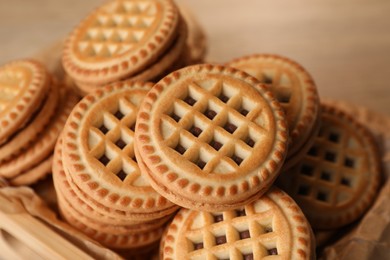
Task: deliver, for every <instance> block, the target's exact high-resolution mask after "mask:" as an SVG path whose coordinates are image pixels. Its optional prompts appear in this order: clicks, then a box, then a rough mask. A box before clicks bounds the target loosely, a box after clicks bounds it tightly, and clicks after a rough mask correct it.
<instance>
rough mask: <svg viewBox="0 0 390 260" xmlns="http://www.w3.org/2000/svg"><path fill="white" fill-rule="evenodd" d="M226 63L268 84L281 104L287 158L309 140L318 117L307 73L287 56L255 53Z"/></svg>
mask: <svg viewBox="0 0 390 260" xmlns="http://www.w3.org/2000/svg"><path fill="white" fill-rule="evenodd" d="M228 66H232V67H234V68H237V69H240V70H243V71H245V72H247V73H249V74H250V75H252V76H254V77H256V78H257V79H258V80H260V81H261V82H263V83H265V84H267V85H268V86H269V87H270V89H271V91H272V92H273V93H274V94H275V96H276V98H277V99H278V101H279V102H280V103H281V105H282V107H283V109H284V111H285V113H286V118H287V122H288V127H289V132H290V136H291V142H290V145H289V151H288V157H289V156H290V155H292V154H294V153H296V152H297V151H299V149H300V148H301V147H302V146H303V144H304V143H306V142H307V141H308V140H313V139H312V138H311V137H312V136H310V133H311V132H312V129H313V127H314V126H315V121H316V118H317V117H318V116H319V108H320V103H319V97H318V93H317V90H316V86H315V83H314V81H313V79H312V77H311V76H310V74H309V73H308V72H307V71H306V70H305V69H304V68H303V67H302V66H301V65H299V64H298V63H297V62H295V61H292V60H290V59H288V58H286V57H282V56H279V55H270V54H255V55H250V56H246V57H242V58H238V59H235V60H233V61H231V62H229V63H228Z"/></svg>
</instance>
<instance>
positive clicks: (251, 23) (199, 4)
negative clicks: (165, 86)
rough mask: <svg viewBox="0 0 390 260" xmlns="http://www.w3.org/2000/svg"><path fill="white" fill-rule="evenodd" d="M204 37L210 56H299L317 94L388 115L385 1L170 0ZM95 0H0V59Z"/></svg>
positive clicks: (35, 45)
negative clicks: (196, 22) (192, 16)
mask: <svg viewBox="0 0 390 260" xmlns="http://www.w3.org/2000/svg"><path fill="white" fill-rule="evenodd" d="M177 1H180V2H182V3H183V4H185V5H186V6H188V7H190V8H191V9H192V11H193V13H194V14H195V15H196V16H197V17H198V20H199V21H200V23H201V24H202V25H203V26H204V28H205V30H206V32H207V34H208V36H209V46H210V48H209V55H208V59H209V60H210V61H218V62H223V61H228V60H229V59H231V58H234V57H239V56H242V55H246V54H252V53H277V54H282V55H285V56H287V57H290V58H292V59H294V60H296V61H298V62H299V63H301V64H302V65H303V66H304V67H305V68H306V69H307V70H308V71H309V72H310V73H311V74H312V76H313V78H314V79H315V81H316V83H317V86H318V89H319V92H320V95H321V96H322V97H330V98H338V99H343V100H346V101H350V102H353V103H357V104H360V105H364V106H367V107H369V108H371V109H373V110H376V111H379V112H382V113H384V114H386V115H389V116H390V18H389V14H390V1H388V0H371V1H367V0H343V1H338V0H328V1H310V0H297V1H290V0H274V1H261V0H240V1H237V0H207V1H206V0H203V1H201V0H177ZM102 2H104V1H103V0H55V1H50V0H30V1H26V0H13V1H6V0H0V39H1V41H0V46H1V50H0V64H3V63H5V62H7V61H9V60H12V59H17V58H22V57H30V56H32V55H34V54H35V53H37V52H39V51H41V50H43V49H45V48H47V47H48V46H50V45H51V44H52V43H54V42H58V41H59V40H61V39H63V38H64V37H65V36H66V35H67V33H68V32H69V31H70V30H71V29H72V28H73V27H74V26H75V25H76V24H77V23H78V22H79V21H80V20H81V19H82V18H83V17H84V16H85V15H86V14H87V13H88V12H89V11H90V10H92V9H93V8H94V7H96V6H97V5H98V4H99V3H102Z"/></svg>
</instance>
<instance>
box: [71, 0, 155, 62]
mask: <svg viewBox="0 0 390 260" xmlns="http://www.w3.org/2000/svg"><path fill="white" fill-rule="evenodd" d="M157 10H158V3H157V2H154V1H116V2H114V3H113V4H112V6H110V8H107V9H106V10H105V12H101V13H99V14H98V15H97V16H96V17H94V20H93V21H91V24H92V25H91V26H90V27H89V28H88V29H87V30H86V31H85V32H84V34H82V35H80V38H81V40H80V41H79V42H78V52H79V53H80V55H81V56H84V57H93V58H107V57H116V56H120V55H122V54H123V53H126V52H128V51H130V50H132V49H134V48H135V47H137V45H138V44H139V45H142V44H143V42H144V41H145V38H146V37H147V36H148V32H147V31H148V30H149V29H150V28H153V27H154V26H156V25H155V23H156V22H158V13H157Z"/></svg>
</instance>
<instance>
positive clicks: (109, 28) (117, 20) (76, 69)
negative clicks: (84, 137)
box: [62, 0, 180, 85]
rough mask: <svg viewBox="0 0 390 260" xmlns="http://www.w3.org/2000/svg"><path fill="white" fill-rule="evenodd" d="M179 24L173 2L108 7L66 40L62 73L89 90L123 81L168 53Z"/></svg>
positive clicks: (132, 0) (125, 1)
mask: <svg viewBox="0 0 390 260" xmlns="http://www.w3.org/2000/svg"><path fill="white" fill-rule="evenodd" d="M179 20H180V19H179V12H178V10H177V7H176V5H175V4H174V3H173V1H171V0H149V1H143V0H121V1H120V0H115V1H108V2H106V3H105V4H103V5H102V6H100V7H99V8H98V9H97V10H95V11H94V12H92V13H91V14H90V15H89V16H88V17H87V18H86V19H85V20H84V21H82V22H81V23H80V24H79V26H77V27H76V29H75V30H74V31H73V32H72V33H71V34H70V36H69V38H68V39H67V41H66V43H65V47H64V51H63V59H62V61H63V65H64V68H65V70H66V72H67V73H68V74H69V75H70V76H71V77H72V78H73V79H74V80H75V81H76V82H80V83H83V84H87V85H103V84H106V83H108V82H112V81H116V80H119V79H124V78H127V77H129V76H131V75H134V74H136V73H138V72H140V71H142V70H143V69H144V68H146V67H148V66H149V65H150V64H152V63H153V62H154V61H156V60H157V58H158V57H159V56H160V54H162V53H164V52H165V51H166V50H167V48H168V47H169V46H170V45H171V43H172V42H173V40H174V39H175V36H176V34H177V27H178V22H179Z"/></svg>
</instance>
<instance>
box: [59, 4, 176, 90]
mask: <svg viewBox="0 0 390 260" xmlns="http://www.w3.org/2000/svg"><path fill="white" fill-rule="evenodd" d="M153 1H157V0H153ZM158 1H159V2H161V4H162V5H163V6H165V8H166V10H165V13H164V14H165V15H164V17H163V18H162V21H161V24H162V26H160V28H159V29H158V31H157V32H156V33H155V34H154V36H152V39H149V40H148V42H146V43H145V44H144V45H143V46H140V48H139V49H137V53H135V54H134V51H131V53H130V54H128V55H125V56H124V57H123V58H121V59H118V58H116V59H114V61H115V62H114V61H111V63H114V64H112V65H108V66H107V65H104V64H102V65H100V66H97V68H93V69H88V68H85V67H83V66H84V65H85V64H84V62H81V63H82V64H76V63H79V62H80V61H79V60H78V59H76V58H75V57H74V53H73V50H72V48H73V45H74V44H75V43H76V42H77V41H78V39H76V35H77V34H79V32H80V31H82V30H83V29H84V27H86V26H87V24H88V22H89V19H91V17H93V16H95V15H97V13H98V12H101V9H103V8H104V7H105V6H106V5H109V4H112V2H106V3H104V4H102V5H100V6H99V7H97V8H96V9H95V10H94V11H92V12H90V14H89V15H87V17H86V18H84V20H83V21H81V22H80V23H79V25H78V26H76V27H75V28H74V30H73V31H72V32H71V33H70V35H69V36H68V38H67V40H66V41H65V44H64V48H63V54H62V64H63V67H64V69H65V70H66V71H67V73H68V74H69V75H70V76H71V77H72V78H73V79H75V81H78V82H81V83H86V84H92V85H101V84H106V83H109V82H110V81H113V80H119V79H123V78H124V77H128V76H130V75H132V74H135V73H137V72H139V71H140V70H142V68H144V67H146V66H147V65H149V64H150V63H151V62H152V61H153V59H154V58H155V56H158V55H157V54H158V53H163V52H164V51H165V49H166V48H167V47H168V46H169V43H170V42H171V41H172V40H173V38H174V37H173V36H174V35H175V34H176V30H177V25H178V22H179V11H178V8H177V6H176V5H175V3H174V2H173V1H172V0H158Z"/></svg>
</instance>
